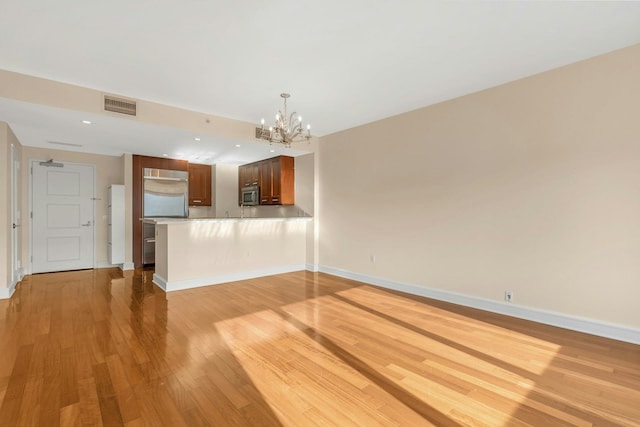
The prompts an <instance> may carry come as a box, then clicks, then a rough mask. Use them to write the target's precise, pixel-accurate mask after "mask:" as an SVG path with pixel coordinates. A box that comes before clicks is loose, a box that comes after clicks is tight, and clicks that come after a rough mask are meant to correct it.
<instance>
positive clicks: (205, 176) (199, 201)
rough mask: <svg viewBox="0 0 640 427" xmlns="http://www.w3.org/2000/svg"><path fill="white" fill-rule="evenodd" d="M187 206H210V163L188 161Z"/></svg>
mask: <svg viewBox="0 0 640 427" xmlns="http://www.w3.org/2000/svg"><path fill="white" fill-rule="evenodd" d="M189 206H211V165H199V164H195V163H189Z"/></svg>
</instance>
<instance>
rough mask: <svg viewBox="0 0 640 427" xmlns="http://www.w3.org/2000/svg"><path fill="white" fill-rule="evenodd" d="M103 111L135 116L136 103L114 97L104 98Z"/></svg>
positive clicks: (107, 96)
mask: <svg viewBox="0 0 640 427" xmlns="http://www.w3.org/2000/svg"><path fill="white" fill-rule="evenodd" d="M104 110H105V111H112V112H114V113H120V114H128V115H130V116H135V115H136V101H131V100H129V99H124V98H116V97H115V96H110V95H105V96H104Z"/></svg>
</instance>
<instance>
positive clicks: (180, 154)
mask: <svg viewBox="0 0 640 427" xmlns="http://www.w3.org/2000/svg"><path fill="white" fill-rule="evenodd" d="M176 156H184V153H176Z"/></svg>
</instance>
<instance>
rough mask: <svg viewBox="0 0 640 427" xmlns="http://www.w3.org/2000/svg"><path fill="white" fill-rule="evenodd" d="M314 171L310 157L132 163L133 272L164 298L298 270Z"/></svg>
mask: <svg viewBox="0 0 640 427" xmlns="http://www.w3.org/2000/svg"><path fill="white" fill-rule="evenodd" d="M313 165H314V159H313V154H311V155H304V156H298V157H291V156H275V157H272V158H268V159H263V160H259V161H256V162H252V163H250V164H245V165H240V166H234V165H223V164H218V165H201V164H191V163H188V162H187V161H183V160H176V159H167V158H158V157H148V156H139V155H133V156H132V183H133V185H132V212H133V217H132V224H131V225H132V231H133V233H132V245H133V253H132V255H133V264H134V266H135V267H136V268H140V267H142V268H147V269H151V268H153V269H154V276H153V278H154V279H153V280H154V283H156V285H158V286H160V287H161V288H162V289H164V290H165V291H173V290H179V289H188V288H191V287H197V286H206V285H211V284H216V283H223V282H228V281H234V280H243V279H248V278H252V277H260V276H265V275H271V274H278V273H283V272H289V271H297V270H302V269H305V268H306V265H307V264H308V260H307V246H309V245H310V244H311V245H312V244H313V235H314V233H313V226H312V223H313V221H312V215H311V214H310V213H309V212H313V203H314V200H313V194H314V192H313V180H314V175H313V174H314V172H313V169H314V168H313ZM309 237H311V240H309Z"/></svg>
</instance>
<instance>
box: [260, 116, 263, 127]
mask: <svg viewBox="0 0 640 427" xmlns="http://www.w3.org/2000/svg"><path fill="white" fill-rule="evenodd" d="M260 124H261V125H262V126H264V117H263V118H262V120H260Z"/></svg>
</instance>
